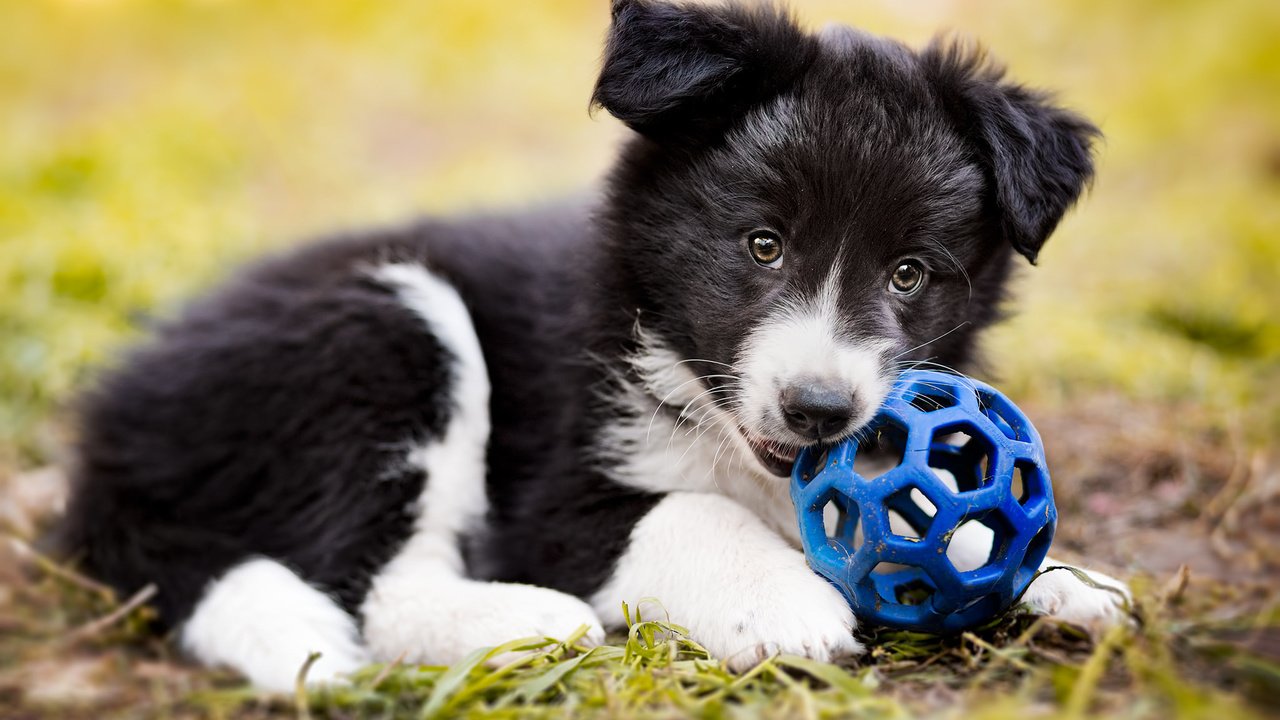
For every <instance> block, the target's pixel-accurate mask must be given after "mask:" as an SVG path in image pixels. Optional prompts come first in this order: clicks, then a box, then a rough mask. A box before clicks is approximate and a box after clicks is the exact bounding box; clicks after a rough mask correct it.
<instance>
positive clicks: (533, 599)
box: [362, 554, 604, 664]
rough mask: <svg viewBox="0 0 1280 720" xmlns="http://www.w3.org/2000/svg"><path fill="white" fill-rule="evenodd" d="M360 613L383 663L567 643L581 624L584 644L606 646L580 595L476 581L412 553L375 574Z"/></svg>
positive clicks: (371, 646) (430, 660) (373, 649)
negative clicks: (509, 645)
mask: <svg viewBox="0 0 1280 720" xmlns="http://www.w3.org/2000/svg"><path fill="white" fill-rule="evenodd" d="M362 612H363V615H364V636H365V641H366V642H367V643H368V645H369V649H370V652H371V653H372V654H373V656H374V657H376V658H378V659H381V660H389V659H392V658H395V657H400V656H403V657H404V658H405V659H406V660H408V661H409V662H415V663H430V664H449V663H454V662H457V661H459V660H461V659H462V658H464V657H466V655H467V654H468V653H470V652H471V651H473V650H476V649H478V648H483V647H492V646H494V645H500V644H502V643H504V642H507V641H509V640H516V639H519V638H524V637H533V636H537V637H552V638H557V639H563V638H565V637H566V636H568V635H569V634H570V633H572V632H573V631H574V630H576V629H577V628H578V627H580V626H582V625H586V626H587V628H588V631H587V635H586V637H585V638H584V640H585V644H587V645H597V644H600V643H602V642H604V629H603V628H602V627H601V625H600V621H599V619H597V618H596V614H595V613H594V612H593V611H592V610H591V608H590V607H589V606H588V605H587V604H586V603H584V602H583V601H581V600H579V599H578V598H575V597H573V596H571V595H566V594H564V593H561V592H557V591H555V590H550V589H547V588H541V587H534V586H532V585H516V584H512V583H498V582H483V581H479V580H471V579H468V578H465V577H462V576H460V575H459V574H458V573H457V572H456V571H455V570H454V569H453V568H451V567H448V566H447V565H445V564H443V563H440V562H438V561H436V560H433V559H430V558H415V557H414V556H413V555H411V554H410V555H403V554H402V555H401V556H400V557H399V558H397V560H396V561H395V563H393V564H392V566H389V567H388V568H387V571H386V572H384V573H383V574H382V575H380V576H379V577H378V579H377V580H376V581H375V582H374V586H373V589H372V590H371V591H370V593H369V596H368V597H367V598H366V599H365V602H364V605H363V607H362ZM495 660H497V661H498V662H501V661H502V659H501V658H497V659H495Z"/></svg>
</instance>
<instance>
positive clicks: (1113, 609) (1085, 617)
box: [1022, 561, 1133, 633]
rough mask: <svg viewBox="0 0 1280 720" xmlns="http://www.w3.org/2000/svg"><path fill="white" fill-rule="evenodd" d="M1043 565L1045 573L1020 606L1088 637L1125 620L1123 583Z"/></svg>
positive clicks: (1129, 601) (1126, 603)
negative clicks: (1070, 627)
mask: <svg viewBox="0 0 1280 720" xmlns="http://www.w3.org/2000/svg"><path fill="white" fill-rule="evenodd" d="M1045 565H1046V568H1048V569H1047V571H1046V572H1044V573H1042V574H1041V575H1040V577H1038V578H1036V580H1035V582H1033V583H1031V586H1030V587H1029V588H1027V592H1026V594H1025V595H1023V596H1022V601H1023V602H1025V603H1027V604H1029V605H1031V606H1032V607H1034V608H1035V609H1037V610H1039V611H1040V612H1042V613H1044V614H1045V615H1048V616H1049V617H1052V618H1055V619H1057V620H1061V621H1063V622H1067V623H1071V624H1072V625H1077V626H1079V627H1082V628H1084V629H1086V630H1088V631H1090V632H1092V633H1098V632H1101V631H1103V630H1106V629H1108V628H1110V627H1112V626H1113V625H1117V624H1119V623H1121V622H1125V621H1127V620H1129V618H1130V612H1129V611H1130V607H1131V606H1132V601H1133V597H1132V595H1131V594H1130V592H1129V588H1128V586H1127V585H1125V584H1124V583H1123V582H1121V581H1119V580H1116V579H1115V578H1113V577H1110V576H1108V575H1104V574H1102V573H1100V572H1096V571H1092V570H1088V571H1086V570H1080V569H1078V568H1069V567H1065V566H1059V565H1057V563H1054V562H1052V561H1047V562H1046V563H1045ZM1077 573H1080V575H1083V576H1084V577H1083V578H1082V577H1081V576H1080V575H1077ZM1085 578H1088V581H1086V580H1085ZM1089 581H1092V582H1089Z"/></svg>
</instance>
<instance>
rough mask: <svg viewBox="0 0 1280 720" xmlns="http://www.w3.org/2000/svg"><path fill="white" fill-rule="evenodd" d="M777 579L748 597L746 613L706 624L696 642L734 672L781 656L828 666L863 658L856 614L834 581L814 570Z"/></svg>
mask: <svg viewBox="0 0 1280 720" xmlns="http://www.w3.org/2000/svg"><path fill="white" fill-rule="evenodd" d="M773 580H774V582H770V583H769V584H770V585H771V587H769V588H767V589H766V588H761V589H758V590H757V592H755V593H754V594H753V595H748V596H745V597H743V598H742V600H743V601H744V605H743V607H741V608H740V609H737V610H734V611H730V612H726V613H725V614H724V615H723V616H721V617H718V618H713V619H712V622H706V621H704V622H703V623H701V625H702V627H700V628H698V629H697V630H695V639H698V640H700V641H701V642H702V643H703V644H704V645H705V646H706V647H707V649H708V650H710V651H711V652H712V654H713V655H715V656H716V657H720V658H723V659H724V660H725V663H726V664H727V665H728V667H729V669H730V670H732V671H734V672H742V671H744V670H748V669H750V668H752V667H755V666H756V665H758V664H759V663H760V662H761V661H763V660H764V659H765V658H768V657H771V656H773V655H779V654H787V655H801V656H803V657H807V658H812V659H814V660H819V661H822V662H832V661H836V660H840V659H842V658H848V657H853V656H855V655H861V654H862V652H863V647H862V644H861V643H859V642H858V641H857V640H856V639H855V638H854V637H853V629H854V627H855V625H856V620H855V619H854V616H853V611H852V610H850V609H849V605H848V603H847V602H845V599H844V597H842V596H841V595H840V593H839V592H838V591H837V590H836V589H835V588H834V587H832V586H831V584H830V583H828V582H827V581H826V580H823V579H822V578H820V577H818V576H817V575H814V574H813V573H812V572H810V571H809V570H808V568H801V569H800V571H799V572H794V573H784V574H783V576H782V577H776V578H774V579H773Z"/></svg>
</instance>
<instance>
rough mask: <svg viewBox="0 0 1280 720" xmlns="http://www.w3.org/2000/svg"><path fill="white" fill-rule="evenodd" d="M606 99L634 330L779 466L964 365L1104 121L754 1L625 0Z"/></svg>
mask: <svg viewBox="0 0 1280 720" xmlns="http://www.w3.org/2000/svg"><path fill="white" fill-rule="evenodd" d="M594 102H595V103H596V104H597V105H599V106H600V107H603V108H605V109H606V110H608V111H609V112H610V113H612V114H613V115H615V116H616V117H618V118H619V119H621V120H622V121H624V122H625V123H626V124H627V125H629V126H630V127H631V128H632V129H633V130H635V131H636V133H637V137H636V139H635V140H633V141H632V143H631V144H630V145H629V146H628V147H627V149H626V150H625V151H624V153H623V156H622V159H621V161H620V162H619V165H618V166H617V168H616V169H615V171H614V173H613V175H612V177H611V181H610V186H609V200H608V205H607V207H606V209H605V213H604V220H605V222H606V223H607V224H608V226H609V227H610V233H609V235H610V237H611V238H612V240H613V242H614V245H613V246H612V247H611V248H610V251H611V252H612V253H614V256H615V258H616V261H617V262H618V263H619V268H620V272H621V274H623V275H624V276H625V277H626V278H628V280H627V281H628V282H629V283H630V284H631V287H630V292H631V294H632V295H633V296H634V297H633V298H632V299H633V300H634V301H635V304H636V306H637V308H638V309H639V311H640V313H641V322H642V323H643V325H644V326H645V329H646V330H647V331H649V332H650V333H652V334H653V336H655V337H657V338H659V339H660V341H661V343H662V344H663V346H664V347H666V348H669V349H670V350H671V351H673V352H674V353H675V354H676V355H678V356H680V358H681V359H683V360H686V361H688V364H689V365H690V366H693V367H694V368H696V369H697V373H698V375H699V376H701V377H702V380H701V381H700V383H701V384H702V387H701V389H702V390H705V391H710V392H711V393H712V396H713V397H714V393H717V392H719V393H722V395H723V396H725V398H726V402H724V403H722V404H721V405H720V409H719V410H718V411H717V412H720V413H721V414H722V415H723V416H724V417H726V418H729V421H731V422H733V423H735V424H736V425H737V426H738V429H739V431H740V432H741V433H742V435H743V438H744V439H745V440H746V441H747V442H748V443H749V444H750V445H751V447H752V449H753V450H754V451H755V455H756V457H757V459H758V460H759V461H760V463H761V465H762V466H763V467H764V468H766V469H767V470H769V471H771V472H773V473H775V474H778V475H785V474H786V473H787V472H788V468H789V466H790V463H791V459H792V458H793V457H794V454H795V452H796V449H797V448H798V447H799V446H802V445H809V444H815V443H820V442H829V441H834V440H837V439H840V438H842V437H845V436H847V435H848V434H850V433H851V432H853V431H854V430H856V429H857V428H858V427H859V426H861V425H863V424H864V423H866V422H867V421H868V420H869V419H870V418H871V416H872V415H873V414H874V412H875V410H876V408H877V407H878V406H879V404H880V402H881V401H882V400H883V398H884V397H885V395H886V393H887V392H888V389H889V387H890V384H891V383H892V380H893V377H894V376H895V375H896V373H897V371H898V370H900V369H901V368H902V367H903V365H904V364H909V363H916V362H922V361H932V362H937V363H939V364H943V365H947V366H952V367H956V366H962V365H963V364H964V363H965V362H966V361H967V359H968V358H969V356H970V354H971V352H972V345H973V342H974V336H975V333H976V332H977V331H978V330H980V329H981V328H983V327H985V326H986V325H988V324H989V323H991V322H992V321H993V320H994V319H995V318H996V317H997V315H998V305H999V301H1000V298H1001V290H1002V287H1003V285H1004V283H1005V280H1006V277H1007V275H1008V273H1009V269H1010V265H1011V260H1012V258H1013V254H1014V252H1015V251H1016V252H1017V253H1020V254H1021V255H1023V256H1025V257H1026V258H1027V259H1028V260H1031V261H1033V262H1034V260H1035V258H1036V255H1037V253H1038V252H1039V250H1040V248H1041V246H1042V245H1043V243H1044V242H1045V240H1046V238H1047V237H1048V236H1049V234H1050V233H1051V232H1052V231H1053V229H1054V227H1055V226H1056V225H1057V224H1058V221H1059V219H1061V217H1062V215H1063V213H1064V212H1065V211H1066V209H1067V208H1068V207H1069V206H1070V205H1071V204H1072V203H1073V202H1074V201H1075V200H1076V198H1077V196H1078V195H1079V193H1080V192H1081V189H1082V187H1083V186H1084V185H1085V183H1086V182H1087V181H1088V180H1089V178H1090V176H1091V173H1092V160H1091V153H1090V146H1091V142H1092V140H1093V139H1094V137H1095V136H1096V134H1097V130H1096V129H1095V128H1094V127H1093V126H1092V125H1091V124H1089V123H1088V122H1087V121H1085V120H1084V119H1082V118H1081V117H1079V116H1077V115H1075V114H1073V113H1071V112H1068V111H1066V110H1063V109H1061V108H1059V107H1056V106H1054V105H1052V104H1051V103H1050V102H1049V101H1048V100H1047V98H1046V97H1045V96H1044V95H1042V94H1040V93H1037V92H1033V91H1030V90H1027V89H1026V88H1023V87H1021V86H1018V85H1015V84H1012V83H1009V82H1007V81H1005V80H1004V79H1003V73H1002V72H1001V71H1000V70H999V69H997V68H996V67H994V66H993V65H991V64H989V63H987V62H986V61H985V60H984V58H983V56H982V54H981V53H980V52H978V51H977V50H975V49H973V48H970V47H966V46H963V45H961V44H958V43H953V42H951V43H949V42H942V41H940V42H935V43H934V44H932V45H930V46H929V47H927V48H925V49H923V50H921V51H913V50H911V49H908V48H906V47H904V46H902V45H900V44H898V43H896V42H893V41H890V40H885V39H882V38H879V37H875V36H872V35H868V34H865V33H861V32H858V31H855V30H852V29H849V28H843V27H839V28H830V29H827V30H824V31H823V32H822V33H820V34H809V33H806V32H805V31H803V30H802V29H800V28H799V27H798V26H797V25H796V24H795V23H794V22H793V21H792V20H791V18H790V17H789V16H787V15H786V14H785V13H783V12H780V11H778V10H775V9H772V8H770V7H748V6H742V5H726V6H707V5H673V4H667V3H664V2H657V1H655V0H616V2H615V3H614V7H613V26H612V29H611V31H610V35H609V39H608V44H607V49H606V53H605V60H604V67H603V70H602V72H601V75H600V79H599V82H598V84H597V85H596V89H595V95H594ZM681 395H685V393H681Z"/></svg>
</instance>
